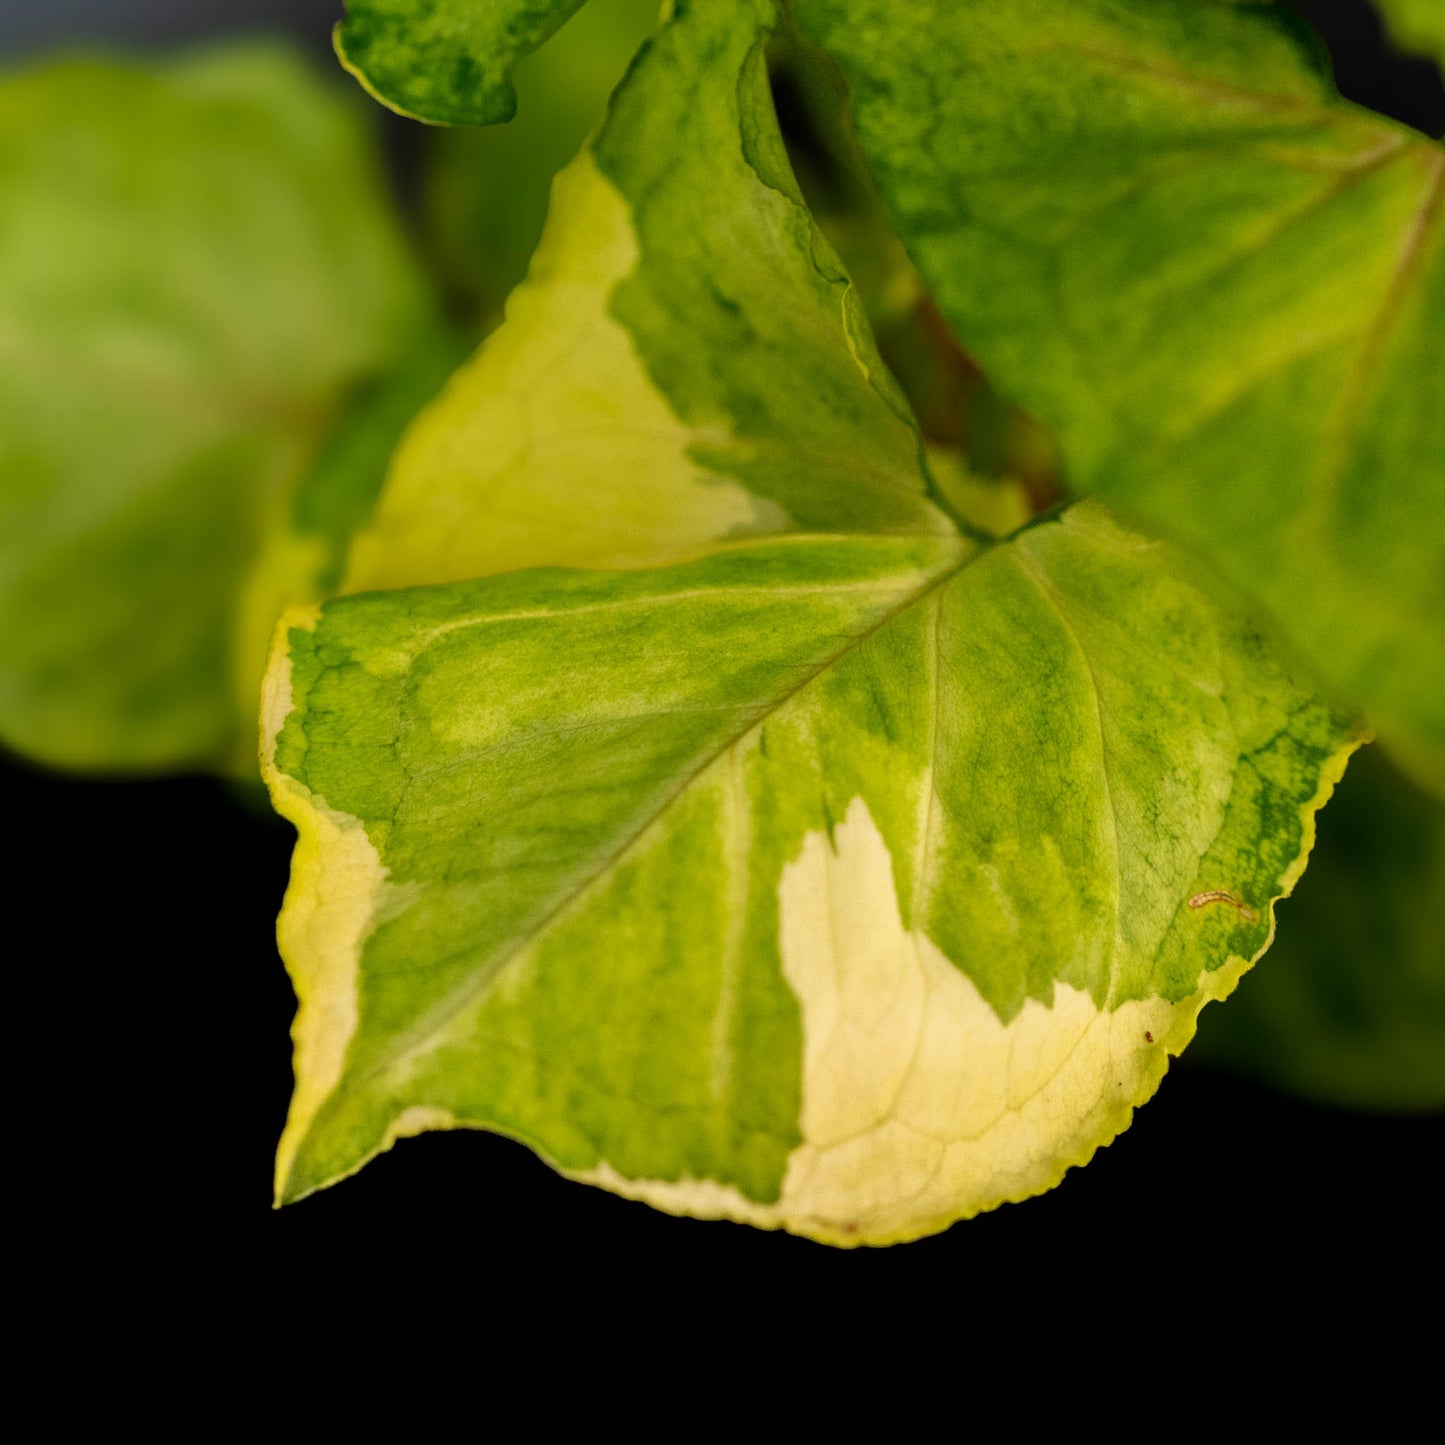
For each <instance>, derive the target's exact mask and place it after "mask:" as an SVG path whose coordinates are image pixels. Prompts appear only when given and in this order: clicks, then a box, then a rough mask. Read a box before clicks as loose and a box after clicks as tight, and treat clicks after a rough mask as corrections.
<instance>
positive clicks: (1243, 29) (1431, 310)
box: [797, 0, 1445, 784]
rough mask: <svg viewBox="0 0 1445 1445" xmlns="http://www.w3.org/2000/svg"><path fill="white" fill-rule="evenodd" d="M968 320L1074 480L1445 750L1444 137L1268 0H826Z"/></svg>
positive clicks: (861, 111) (811, 9)
mask: <svg viewBox="0 0 1445 1445" xmlns="http://www.w3.org/2000/svg"><path fill="white" fill-rule="evenodd" d="M797 14H798V16H799V19H800V22H801V23H802V24H803V26H804V27H805V28H806V29H807V30H808V31H809V32H810V34H812V35H813V37H814V38H815V39H817V40H818V41H819V43H821V44H823V45H824V46H825V47H826V48H828V49H829V51H830V52H831V53H832V54H833V56H834V58H835V59H836V60H837V61H838V62H839V64H840V66H841V67H842V69H843V71H844V73H845V75H846V77H847V78H848V80H849V83H850V86H851V89H852V92H853V99H854V106H855V115H856V118H857V123H858V129H859V135H860V139H861V141H862V143H863V146H864V149H865V151H866V152H867V153H868V155H869V159H870V162H871V164H872V166H873V168H874V171H875V174H876V176H877V179H878V182H879V185H880V188H881V190H882V193H883V196H884V200H885V202H886V204H887V205H888V207H889V210H890V212H891V213H892V215H893V216H894V218H895V220H896V222H897V224H898V226H899V228H900V232H901V233H902V235H903V238H904V240H905V242H906V244H907V245H908V247H909V249H910V252H911V254H912V255H913V256H914V259H915V260H916V262H917V263H918V265H919V268H920V270H921V271H922V272H923V273H924V275H925V277H926V278H927V279H928V281H929V282H930V284H931V285H932V286H933V288H934V290H935V293H936V296H937V299H938V302H939V304H940V306H941V308H942V309H943V310H944V312H945V314H946V315H947V316H948V317H949V319H950V321H951V323H952V325H953V326H954V327H955V329H956V331H957V333H958V334H959V336H960V338H961V339H962V341H963V342H964V344H965V345H966V346H968V347H969V349H970V350H972V351H973V352H974V353H975V354H976V355H977V356H978V357H979V358H980V360H981V362H982V364H983V365H984V367H985V369H986V370H987V371H988V372H989V374H990V375H991V377H992V378H993V379H994V380H995V381H996V382H997V383H998V384H999V385H1000V386H1001V387H1002V388H1003V389H1004V390H1006V391H1008V392H1010V393H1011V394H1013V395H1014V396H1016V397H1017V398H1018V399H1019V400H1020V401H1022V402H1023V403H1024V404H1025V405H1027V406H1029V407H1030V408H1031V409H1033V410H1034V411H1035V412H1036V413H1037V414H1038V415H1039V416H1040V417H1042V418H1043V419H1044V420H1046V421H1047V422H1049V423H1050V424H1051V425H1052V426H1054V427H1055V428H1056V429H1057V431H1058V433H1059V435H1060V439H1061V442H1062V445H1063V449H1064V453H1065V456H1066V458H1067V461H1068V464H1069V480H1070V482H1071V484H1072V485H1073V486H1075V487H1077V488H1079V489H1080V490H1084V491H1091V492H1097V493H1098V494H1099V495H1101V496H1104V497H1107V498H1109V499H1110V500H1112V501H1114V502H1116V503H1117V504H1118V505H1120V506H1121V507H1124V508H1125V509H1126V510H1127V511H1128V512H1129V513H1131V514H1132V515H1134V516H1135V517H1137V518H1139V519H1141V520H1142V521H1144V522H1146V523H1147V524H1148V525H1150V526H1151V527H1155V528H1157V529H1158V530H1160V531H1161V532H1163V533H1164V534H1166V535H1170V536H1173V537H1175V538H1177V539H1179V540H1181V541H1184V542H1187V543H1189V544H1190V545H1191V546H1194V547H1196V548H1198V549H1199V550H1200V551H1201V552H1202V553H1203V554H1204V555H1206V556H1207V557H1209V558H1210V559H1211V561H1212V562H1213V563H1214V564H1215V565H1216V566H1217V567H1219V568H1220V570H1221V571H1222V572H1223V573H1225V574H1226V575H1227V576H1229V577H1230V579H1231V580H1232V581H1233V582H1234V583H1235V584H1236V585H1238V586H1239V587H1241V588H1242V589H1244V590H1245V591H1246V592H1248V593H1250V594H1251V595H1253V596H1255V597H1256V598H1257V599H1258V600H1259V601H1260V602H1261V603H1263V604H1264V606H1265V607H1266V608H1267V609H1268V610H1269V611H1270V613H1271V614H1272V615H1273V617H1274V619H1275V621H1276V622H1277V624H1278V625H1279V626H1280V627H1281V629H1282V630H1283V632H1284V633H1285V635H1286V636H1287V637H1288V638H1289V640H1290V642H1291V643H1292V644H1293V645H1294V646H1295V647H1296V648H1297V649H1298V651H1299V653H1300V654H1301V656H1302V657H1304V658H1305V659H1306V660H1307V661H1308V663H1309V664H1310V665H1311V666H1313V667H1314V668H1315V669H1316V670H1317V671H1318V672H1319V674H1320V676H1321V677H1322V678H1323V679H1324V680H1325V681H1326V682H1327V683H1328V685H1329V686H1330V687H1331V688H1332V689H1334V691H1335V692H1336V694H1337V695H1338V696H1339V697H1341V698H1342V699H1345V700H1347V701H1355V702H1357V703H1362V704H1363V705H1364V706H1365V707H1366V709H1367V711H1368V712H1369V714H1370V716H1371V718H1372V720H1373V721H1374V722H1375V723H1376V725H1377V726H1378V727H1379V728H1380V729H1381V731H1382V733H1383V734H1384V736H1385V737H1386V739H1387V741H1389V742H1390V743H1391V745H1392V746H1393V747H1394V749H1395V750H1396V752H1397V754H1398V755H1399V756H1401V757H1402V758H1404V759H1407V760H1409V761H1410V762H1411V763H1412V765H1413V766H1414V767H1415V768H1416V770H1417V772H1418V773H1419V774H1420V775H1421V776H1422V777H1423V778H1425V779H1426V780H1431V779H1433V780H1434V782H1435V783H1436V784H1439V783H1440V781H1441V778H1442V776H1445V774H1441V772H1440V769H1441V767H1442V766H1445V763H1442V761H1441V760H1442V758H1445V694H1442V691H1441V689H1440V688H1439V687H1438V685H1435V684H1434V683H1433V682H1432V679H1434V678H1438V677H1439V676H1440V675H1441V672H1442V670H1445V627H1442V626H1441V625H1440V623H1439V618H1440V617H1441V616H1442V615H1445V613H1442V603H1445V593H1442V590H1441V589H1442V587H1445V581H1442V579H1445V530H1442V524H1441V521H1440V519H1441V517H1442V515H1445V509H1442V498H1445V452H1442V450H1441V448H1442V445H1445V443H1442V440H1441V432H1440V428H1439V427H1438V425H1435V424H1434V423H1433V422H1432V421H1429V420H1427V417H1430V416H1431V415H1432V414H1433V411H1434V410H1435V409H1436V398H1438V396H1439V395H1441V394H1445V355H1442V351H1441V348H1440V347H1439V345H1438V344H1437V343H1436V341H1435V338H1437V337H1438V335H1439V334H1440V331H1441V329H1442V327H1445V310H1442V307H1445V293H1442V289H1441V288H1442V284H1445V281H1442V278H1445V241H1442V237H1441V229H1442V228H1441V226H1440V222H1439V216H1440V202H1441V193H1442V190H1441V187H1442V176H1445V151H1442V150H1441V148H1440V146H1439V145H1437V144H1435V143H1433V142H1429V141H1426V140H1424V139H1423V138H1421V137H1419V136H1417V135H1415V134H1414V133H1412V132H1409V131H1407V130H1405V129H1403V128H1402V127H1398V126H1395V125H1392V124H1390V123H1388V122H1386V121H1384V120H1382V119H1379V118H1376V117H1371V116H1369V115H1368V114H1367V113H1365V112H1363V111H1360V110H1358V109H1356V108H1354V107H1352V106H1348V105H1346V104H1344V103H1343V102H1341V101H1339V100H1338V98H1337V97H1335V96H1334V95H1333V93H1332V90H1331V88H1330V86H1329V84H1328V81H1327V79H1326V78H1325V77H1324V76H1323V75H1322V74H1321V72H1320V70H1319V69H1318V67H1317V64H1316V62H1315V59H1314V57H1313V55H1312V54H1311V53H1310V52H1308V51H1306V50H1304V49H1302V48H1301V47H1300V46H1299V45H1298V43H1297V39H1296V36H1295V35H1294V34H1293V32H1292V30H1291V28H1290V25H1289V24H1288V23H1286V22H1285V21H1284V20H1282V19H1281V18H1280V17H1278V16H1276V15H1274V14H1273V13H1272V12H1270V11H1268V10H1263V9H1245V10H1241V9H1237V8H1234V7H1229V6H1215V5H1190V6H1180V5H1172V4H1170V5H1165V4H1156V3H1139V4H1136V5H1130V6H1117V5H1112V4H1106V3H1103V0H1078V3H1074V4H1070V5H1067V6H1059V5H1046V4H1034V3H1026V4H1022V5H1010V6H1008V7H1005V8H1002V9H1000V8H999V7H990V6H984V5H981V4H973V3H966V4H962V5H956V6H941V5H939V6H923V7H914V8H913V9H912V10H910V12H909V14H908V15H907V16H900V15H899V13H898V12H897V11H896V10H895V9H894V8H893V7H889V6H885V5H882V4H881V3H876V0H804V3H803V4H801V5H799V6H798V7H797Z"/></svg>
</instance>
